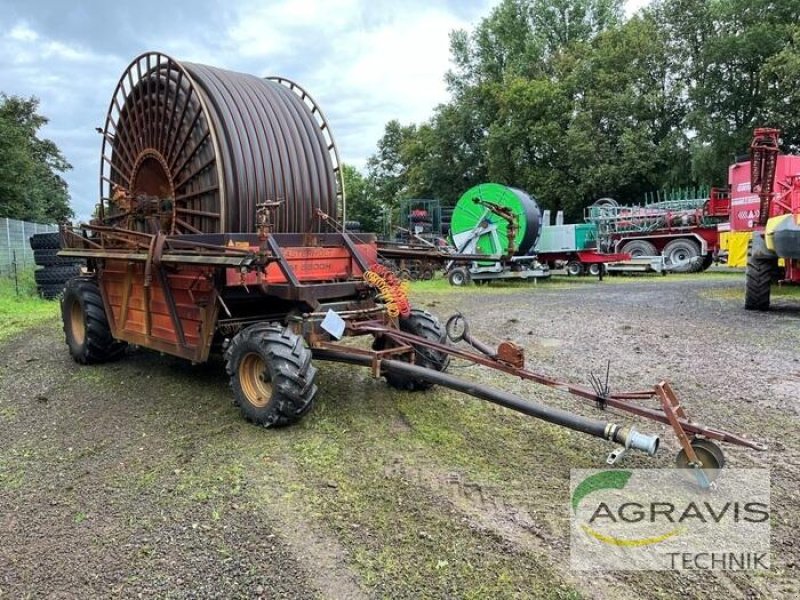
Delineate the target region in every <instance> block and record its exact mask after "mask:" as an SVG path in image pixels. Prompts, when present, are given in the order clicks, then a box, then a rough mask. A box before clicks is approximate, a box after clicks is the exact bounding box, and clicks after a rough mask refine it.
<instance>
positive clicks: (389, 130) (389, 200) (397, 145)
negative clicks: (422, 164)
mask: <svg viewBox="0 0 800 600" xmlns="http://www.w3.org/2000/svg"><path fill="white" fill-rule="evenodd" d="M416 132H417V126H416V125H401V124H400V122H399V121H397V120H392V121H389V122H388V123H387V124H386V128H385V131H384V134H383V137H382V138H381V139H380V140H379V141H378V150H377V152H376V153H375V154H373V155H372V156H371V157H370V158H369V160H368V161H367V171H368V173H369V177H368V179H369V184H370V186H371V187H372V189H373V190H374V193H375V194H376V197H377V198H378V199H379V200H380V202H382V203H383V204H385V205H386V206H387V207H389V208H394V207H395V206H397V204H398V203H399V202H400V200H402V199H403V198H405V197H407V196H408V192H409V185H408V166H409V165H408V159H407V156H406V152H405V147H406V145H407V144H408V143H409V141H410V140H411V138H412V137H413V136H414V135H416Z"/></svg>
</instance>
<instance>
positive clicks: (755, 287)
mask: <svg viewBox="0 0 800 600" xmlns="http://www.w3.org/2000/svg"><path fill="white" fill-rule="evenodd" d="M779 135H780V130H778V129H769V128H760V129H756V130H755V132H754V134H753V141H752V143H751V145H750V163H749V164H747V163H737V164H735V165H733V166H732V167H731V173H730V180H731V188H732V193H733V197H734V201H733V203H734V205H733V207H732V212H731V228H732V229H733V230H745V231H746V230H752V236H751V238H750V246H749V249H748V255H747V284H746V288H745V304H744V306H745V308H746V309H748V310H768V309H769V305H770V295H771V293H770V292H771V288H772V284H773V283H775V282H782V283H793V284H797V283H800V157H798V156H787V155H782V154H780V151H779V149H778V136H779ZM781 263H782V264H781Z"/></svg>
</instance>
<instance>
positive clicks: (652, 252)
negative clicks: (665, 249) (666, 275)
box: [620, 240, 658, 258]
mask: <svg viewBox="0 0 800 600" xmlns="http://www.w3.org/2000/svg"><path fill="white" fill-rule="evenodd" d="M620 251H621V252H623V253H625V254H630V255H631V258H638V257H640V256H658V250H656V247H655V246H654V245H653V244H651V243H650V242H648V241H647V240H631V241H630V242H628V243H626V244H625V245H624V246H622V248H620Z"/></svg>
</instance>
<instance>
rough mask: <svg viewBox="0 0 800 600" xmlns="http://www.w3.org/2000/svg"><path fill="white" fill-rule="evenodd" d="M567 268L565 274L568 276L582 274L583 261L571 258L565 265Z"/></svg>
mask: <svg viewBox="0 0 800 600" xmlns="http://www.w3.org/2000/svg"><path fill="white" fill-rule="evenodd" d="M565 268H566V270H567V275H569V276H570V277H579V276H580V275H583V273H584V271H583V263H582V262H581V261H579V260H571V261H569V262H568V263H567V266H566V267H565Z"/></svg>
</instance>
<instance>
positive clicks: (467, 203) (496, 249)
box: [446, 183, 550, 286]
mask: <svg viewBox="0 0 800 600" xmlns="http://www.w3.org/2000/svg"><path fill="white" fill-rule="evenodd" d="M540 233H541V212H540V210H539V205H538V204H537V203H536V200H535V199H533V198H532V197H531V196H529V195H528V194H526V193H525V192H523V191H522V190H519V189H516V188H511V187H506V186H503V185H500V184H497V183H484V184H480V185H477V186H475V187H473V188H471V189H469V190H468V191H467V192H465V193H464V195H462V196H461V198H460V199H459V200H458V202H457V203H456V206H455V208H454V209H453V214H452V218H451V221H450V242H451V245H452V248H453V249H454V251H453V255H455V256H457V257H459V259H460V260H451V261H449V262H448V264H447V267H446V268H447V278H448V280H449V282H450V284H451V285H455V286H461V285H466V284H468V283H469V282H470V281H475V282H476V283H483V282H488V281H492V280H504V279H533V280H536V279H541V278H545V277H549V276H550V271H549V269H548V268H547V266H546V265H542V264H540V263H539V261H538V260H537V259H536V256H535V255H534V254H533V248H534V247H535V246H536V242H537V240H538V239H539V235H540ZM467 256H472V257H477V258H475V259H473V260H471V261H469V262H466V261H465V260H464V259H465V257H467Z"/></svg>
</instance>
